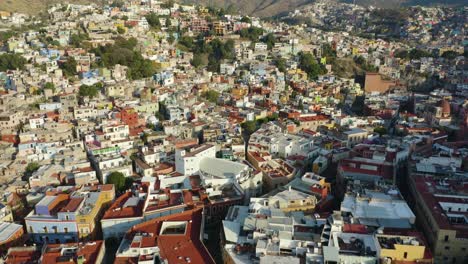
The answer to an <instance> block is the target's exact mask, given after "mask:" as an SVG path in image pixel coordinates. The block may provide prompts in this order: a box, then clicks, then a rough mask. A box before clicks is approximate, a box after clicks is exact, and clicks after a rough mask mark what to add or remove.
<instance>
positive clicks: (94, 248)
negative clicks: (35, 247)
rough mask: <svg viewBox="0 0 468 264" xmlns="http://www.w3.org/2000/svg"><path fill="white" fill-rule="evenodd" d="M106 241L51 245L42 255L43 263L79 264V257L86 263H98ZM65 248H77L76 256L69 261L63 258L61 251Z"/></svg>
mask: <svg viewBox="0 0 468 264" xmlns="http://www.w3.org/2000/svg"><path fill="white" fill-rule="evenodd" d="M103 245H104V241H102V240H99V241H94V242H90V243H85V244H79V243H69V244H49V245H47V247H46V249H45V251H44V253H43V254H42V263H51V264H53V263H78V256H83V257H84V259H86V263H97V258H98V256H99V254H100V252H101V250H103V248H104V247H103ZM64 247H77V248H78V251H77V252H76V253H75V255H74V256H70V258H68V259H67V260H64V259H63V258H60V257H61V250H62V248H64Z"/></svg>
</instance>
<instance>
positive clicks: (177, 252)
mask: <svg viewBox="0 0 468 264" xmlns="http://www.w3.org/2000/svg"><path fill="white" fill-rule="evenodd" d="M202 212H203V208H196V209H192V210H188V211H185V212H181V213H178V214H173V215H168V216H164V217H160V218H156V219H153V220H150V221H148V222H145V223H142V224H139V225H136V226H134V227H133V228H132V229H131V230H130V231H128V233H127V234H126V236H125V237H126V239H133V237H134V236H135V235H136V234H137V233H140V234H141V233H148V234H153V236H149V237H148V238H147V239H145V241H144V242H143V241H142V242H141V243H140V247H145V245H149V246H153V245H155V244H156V245H157V246H158V247H159V250H160V256H161V258H163V259H165V260H167V261H168V262H169V263H187V260H189V261H190V262H191V263H206V264H210V263H213V264H214V263H215V262H214V260H213V258H212V257H211V255H210V254H209V252H208V250H207V249H206V247H205V245H204V244H203V242H202V241H201V240H200V233H201V232H202V231H203V230H201V226H202V221H203V216H202ZM169 221H187V226H186V230H185V233H184V234H160V232H161V226H162V224H163V223H164V222H169ZM151 240H153V241H154V242H155V243H153V242H152V241H151ZM134 261H135V259H129V258H119V257H117V258H116V260H115V263H126V264H129V263H135V262H134Z"/></svg>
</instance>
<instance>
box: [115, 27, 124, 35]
mask: <svg viewBox="0 0 468 264" xmlns="http://www.w3.org/2000/svg"><path fill="white" fill-rule="evenodd" d="M117 33H119V34H124V33H125V28H123V27H117Z"/></svg>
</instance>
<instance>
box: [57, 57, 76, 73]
mask: <svg viewBox="0 0 468 264" xmlns="http://www.w3.org/2000/svg"><path fill="white" fill-rule="evenodd" d="M76 65H77V63H76V60H75V59H74V58H73V57H70V58H68V60H66V61H65V62H64V63H62V64H60V65H59V67H60V69H62V71H63V73H64V74H65V75H66V76H68V77H70V76H74V75H76V74H77V72H76Z"/></svg>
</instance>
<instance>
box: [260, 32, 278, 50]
mask: <svg viewBox="0 0 468 264" xmlns="http://www.w3.org/2000/svg"><path fill="white" fill-rule="evenodd" d="M262 42H264V43H266V44H267V46H268V49H269V50H271V49H273V47H274V46H275V43H276V38H275V35H273V33H268V34H267V35H266V36H265V37H263V38H262Z"/></svg>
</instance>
